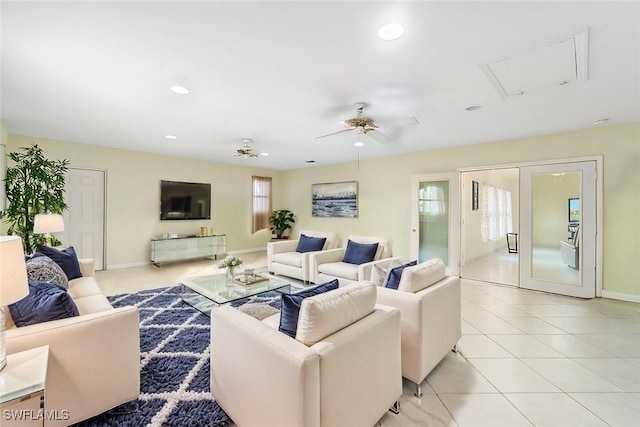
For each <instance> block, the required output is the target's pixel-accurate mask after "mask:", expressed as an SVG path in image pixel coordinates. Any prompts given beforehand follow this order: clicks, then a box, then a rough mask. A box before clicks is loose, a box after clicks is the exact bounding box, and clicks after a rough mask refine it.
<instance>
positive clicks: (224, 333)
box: [211, 283, 402, 427]
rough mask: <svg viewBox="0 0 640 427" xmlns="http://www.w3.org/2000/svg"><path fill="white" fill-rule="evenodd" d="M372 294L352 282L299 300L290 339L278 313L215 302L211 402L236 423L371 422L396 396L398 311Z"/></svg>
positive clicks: (294, 426)
mask: <svg viewBox="0 0 640 427" xmlns="http://www.w3.org/2000/svg"><path fill="white" fill-rule="evenodd" d="M345 291H346V292H351V291H355V292H356V293H357V294H358V295H360V296H363V297H364V299H365V300H366V303H363V301H362V298H360V297H357V298H356V299H350V298H349V297H348V296H347V295H346V293H345ZM330 294H331V295H330ZM375 295H376V287H375V286H374V285H372V284H371V283H357V284H354V285H352V286H350V287H345V288H339V289H336V290H334V291H331V292H327V293H324V294H321V295H317V296H313V297H308V298H305V299H304V300H303V302H302V305H301V307H300V317H299V321H298V330H297V333H296V336H295V339H294V338H291V337H290V336H289V335H286V334H285V333H283V332H280V331H278V329H277V328H278V321H279V316H280V315H279V314H276V315H274V316H272V317H269V318H267V319H264V320H262V321H260V320H258V319H255V318H253V317H251V316H249V315H247V314H245V313H243V312H241V311H239V310H236V309H234V308H232V307H229V306H221V307H218V308H214V309H213V310H211V343H212V345H211V393H212V394H213V396H214V397H215V399H216V401H217V402H218V403H219V404H220V406H221V407H222V408H223V409H224V411H225V412H226V413H227V414H228V415H229V416H230V417H231V419H232V420H233V422H234V423H235V425H238V426H240V427H243V426H250V427H251V426H263V427H271V426H273V427H288V426H291V427H299V426H305V427H319V426H327V427H333V426H373V425H374V424H375V423H377V422H378V420H379V419H380V418H381V417H382V416H384V414H385V413H386V412H387V410H388V409H389V408H391V407H392V406H394V407H396V408H397V406H396V404H397V401H398V399H399V398H400V396H401V395H402V377H401V372H400V313H399V312H398V310H396V309H393V308H390V307H385V306H378V305H375V303H376V302H375V301H376V296H375ZM356 312H357V313H359V314H358V315H355V314H354V313H356ZM338 313H340V315H338ZM345 319H348V320H346V321H345ZM342 322H344V323H342ZM345 325H346V326H345Z"/></svg>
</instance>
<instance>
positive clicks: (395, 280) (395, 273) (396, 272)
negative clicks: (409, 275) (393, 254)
mask: <svg viewBox="0 0 640 427" xmlns="http://www.w3.org/2000/svg"><path fill="white" fill-rule="evenodd" d="M416 264H418V261H411V262H408V263H406V264H402V265H399V266H398V267H394V268H392V269H391V270H389V274H387V280H386V282H385V284H384V287H385V288H390V289H398V286H399V285H400V279H401V278H402V272H403V271H404V269H405V268H407V267H411V266H412V265H416Z"/></svg>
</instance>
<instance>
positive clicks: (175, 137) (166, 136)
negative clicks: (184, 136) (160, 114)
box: [164, 135, 178, 139]
mask: <svg viewBox="0 0 640 427" xmlns="http://www.w3.org/2000/svg"><path fill="white" fill-rule="evenodd" d="M164 137H165V138H167V139H177V138H178V137H177V136H175V135H165V136H164Z"/></svg>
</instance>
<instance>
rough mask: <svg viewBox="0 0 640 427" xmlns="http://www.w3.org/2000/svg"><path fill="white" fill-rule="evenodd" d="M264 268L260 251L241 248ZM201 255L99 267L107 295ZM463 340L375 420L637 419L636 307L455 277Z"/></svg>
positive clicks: (193, 265) (202, 264)
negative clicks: (395, 410) (418, 391)
mask: <svg viewBox="0 0 640 427" xmlns="http://www.w3.org/2000/svg"><path fill="white" fill-rule="evenodd" d="M241 257H242V258H243V259H244V260H245V264H246V265H247V266H249V267H254V268H258V267H260V266H264V265H265V264H266V259H265V255H264V253H257V254H242V255H241ZM216 264H217V263H216V262H215V261H209V260H202V261H193V262H185V263H179V264H171V265H166V266H162V267H160V268H157V267H153V266H144V267H135V268H129V269H122V270H109V271H100V272H98V273H97V277H98V281H99V283H100V286H101V287H102V288H103V290H104V291H105V293H107V294H115V293H121V292H135V291H137V290H141V289H148V288H153V287H161V286H169V285H173V284H175V283H177V282H178V281H179V279H180V278H181V277H187V276H193V275H203V274H211V273H213V272H217V271H218V270H217V268H216ZM462 311H463V337H462V339H461V340H460V342H459V344H458V350H459V352H458V353H453V352H451V353H450V354H448V355H447V356H446V357H445V359H444V360H443V361H442V362H441V363H440V364H439V365H438V366H437V367H436V368H435V369H434V370H433V371H432V372H431V374H430V375H429V376H428V377H427V379H426V380H425V381H424V382H423V384H422V391H423V397H422V398H420V399H418V398H416V397H414V396H413V386H412V385H411V384H409V383H407V382H405V387H404V394H403V396H402V397H401V409H402V411H401V413H400V414H399V415H393V414H391V413H387V414H386V415H385V416H384V417H383V418H382V419H381V420H380V422H379V424H378V425H380V426H384V427H387V426H460V427H467V426H469V427H484V426H487V427H501V426H505V427H513V426H550V427H557V426H607V425H608V426H620V427H632V426H639V425H640V421H639V420H640V304H636V303H627V302H621V301H614V300H607V299H593V300H581V299H577V298H571V297H564V296H558V295H550V294H544V293H539V292H532V291H527V290H521V289H518V288H514V287H508V286H497V285H493V284H488V283H485V282H479V281H470V280H463V284H462Z"/></svg>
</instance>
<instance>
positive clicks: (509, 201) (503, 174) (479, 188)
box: [460, 167, 520, 286]
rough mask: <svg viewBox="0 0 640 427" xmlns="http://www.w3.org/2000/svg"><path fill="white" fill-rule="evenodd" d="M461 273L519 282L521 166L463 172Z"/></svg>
mask: <svg viewBox="0 0 640 427" xmlns="http://www.w3.org/2000/svg"><path fill="white" fill-rule="evenodd" d="M460 181H461V184H462V187H461V188H462V197H461V201H460V212H461V216H462V220H461V237H462V238H461V247H460V251H461V253H460V276H461V277H462V278H464V279H471V280H480V281H483V282H491V283H497V284H501V285H509V286H518V285H519V276H518V272H519V254H518V252H519V247H518V244H519V241H518V239H519V235H518V230H519V224H520V221H519V209H518V206H519V203H520V193H519V186H520V183H519V168H517V167H510V168H501V169H487V170H476V171H465V172H461V174H460Z"/></svg>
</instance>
